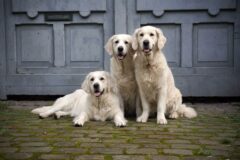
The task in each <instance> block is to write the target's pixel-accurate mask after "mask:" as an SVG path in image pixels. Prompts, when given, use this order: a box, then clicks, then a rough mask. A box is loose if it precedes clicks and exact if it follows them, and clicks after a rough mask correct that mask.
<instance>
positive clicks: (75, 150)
mask: <svg viewBox="0 0 240 160" xmlns="http://www.w3.org/2000/svg"><path fill="white" fill-rule="evenodd" d="M58 151H59V152H60V153H78V154H83V153H85V152H86V151H87V150H86V149H83V148H59V149H58Z"/></svg>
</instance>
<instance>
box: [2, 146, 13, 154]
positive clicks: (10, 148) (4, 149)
mask: <svg viewBox="0 0 240 160" xmlns="http://www.w3.org/2000/svg"><path fill="white" fill-rule="evenodd" d="M16 151H17V148H14V147H1V148H0V153H14V152H16Z"/></svg>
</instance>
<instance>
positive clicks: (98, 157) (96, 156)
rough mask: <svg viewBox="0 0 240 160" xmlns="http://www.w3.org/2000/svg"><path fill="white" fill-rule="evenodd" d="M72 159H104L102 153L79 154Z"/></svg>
mask: <svg viewBox="0 0 240 160" xmlns="http://www.w3.org/2000/svg"><path fill="white" fill-rule="evenodd" d="M74 160H104V156H103V155H81V156H77V157H76V158H75V159H74Z"/></svg>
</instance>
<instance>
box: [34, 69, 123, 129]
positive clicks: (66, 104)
mask: <svg viewBox="0 0 240 160" xmlns="http://www.w3.org/2000/svg"><path fill="white" fill-rule="evenodd" d="M121 108H122V100H121V98H120V96H119V91H118V88H117V84H116V82H115V79H114V78H112V77H111V76H110V74H109V73H107V72H105V71H95V72H91V73H89V74H88V75H87V76H86V79H85V80H84V82H83V84H82V89H79V90H77V91H75V92H73V93H71V94H68V95H66V96H64V97H62V98H59V99H57V100H56V102H55V103H54V104H53V105H52V106H44V107H40V108H37V109H34V110H32V113H35V114H39V116H40V117H41V118H45V117H48V116H50V115H52V114H56V117H57V118H60V116H63V115H71V116H73V117H75V118H74V120H73V122H74V124H75V126H83V125H84V123H85V122H86V121H89V120H100V121H105V120H106V119H113V120H114V123H115V125H116V126H119V127H121V126H126V123H127V121H126V120H125V118H124V114H123V111H122V109H121Z"/></svg>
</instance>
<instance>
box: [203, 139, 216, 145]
mask: <svg viewBox="0 0 240 160" xmlns="http://www.w3.org/2000/svg"><path fill="white" fill-rule="evenodd" d="M199 143H200V144H210V145H218V144H219V142H218V141H211V140H204V139H201V140H199Z"/></svg>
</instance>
